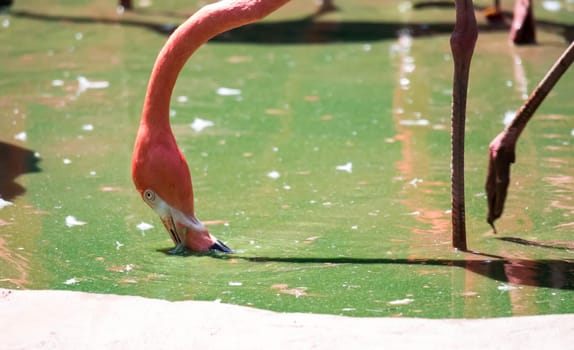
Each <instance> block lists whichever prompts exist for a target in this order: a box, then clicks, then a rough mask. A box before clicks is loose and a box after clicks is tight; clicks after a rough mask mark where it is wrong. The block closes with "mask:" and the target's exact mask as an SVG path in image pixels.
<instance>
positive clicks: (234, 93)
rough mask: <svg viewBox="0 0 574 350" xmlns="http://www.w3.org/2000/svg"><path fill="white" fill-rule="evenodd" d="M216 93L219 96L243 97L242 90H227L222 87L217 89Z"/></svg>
mask: <svg viewBox="0 0 574 350" xmlns="http://www.w3.org/2000/svg"><path fill="white" fill-rule="evenodd" d="M216 92H217V94H218V95H219V96H239V95H241V90H239V89H232V88H226V87H220V88H218V89H217V91H216Z"/></svg>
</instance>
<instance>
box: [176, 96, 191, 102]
mask: <svg viewBox="0 0 574 350" xmlns="http://www.w3.org/2000/svg"><path fill="white" fill-rule="evenodd" d="M187 101H189V98H188V97H187V96H177V102H179V103H186V102H187Z"/></svg>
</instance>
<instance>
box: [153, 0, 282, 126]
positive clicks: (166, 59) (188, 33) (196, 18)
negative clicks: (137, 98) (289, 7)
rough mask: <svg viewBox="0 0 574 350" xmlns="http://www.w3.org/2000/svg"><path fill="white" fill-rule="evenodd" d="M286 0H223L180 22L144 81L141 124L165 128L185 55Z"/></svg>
mask: <svg viewBox="0 0 574 350" xmlns="http://www.w3.org/2000/svg"><path fill="white" fill-rule="evenodd" d="M288 1H289V0H235V1H234V0H224V1H219V2H216V3H213V4H209V5H207V6H204V7H203V8H201V9H200V10H199V11H198V12H196V13H195V14H194V15H193V16H191V17H190V18H189V19H187V20H186V21H185V22H184V23H183V24H182V25H180V26H179V27H178V28H177V29H176V30H175V31H174V32H173V34H172V35H171V36H170V37H169V39H168V40H167V42H166V43H165V45H164V46H163V48H162V50H161V51H160V53H159V55H158V57H157V59H156V61H155V64H154V67H153V70H152V73H151V77H150V81H149V84H148V89H147V93H146V97H145V102H144V109H143V115H142V124H144V125H148V126H154V127H169V105H170V100H171V95H172V92H173V88H174V86H175V83H176V81H177V76H178V75H179V73H180V72H181V69H182V68H183V66H184V65H185V62H187V60H188V59H189V57H190V56H191V55H192V54H193V53H194V52H195V51H196V50H197V49H198V48H199V47H200V46H201V45H203V44H204V43H205V42H207V41H208V40H209V39H211V38H212V37H214V36H216V35H218V34H220V33H223V32H225V31H228V30H230V29H233V28H236V27H239V26H242V25H245V24H248V23H252V22H255V21H257V20H259V19H262V18H263V17H265V16H267V15H268V14H269V13H271V12H273V11H275V10H276V9H277V8H279V7H281V6H282V5H284V4H285V3H287V2H288Z"/></svg>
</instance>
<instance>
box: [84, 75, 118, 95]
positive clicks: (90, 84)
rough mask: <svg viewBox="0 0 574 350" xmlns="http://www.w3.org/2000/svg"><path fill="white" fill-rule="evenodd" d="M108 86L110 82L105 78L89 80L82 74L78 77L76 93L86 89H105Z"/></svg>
mask: <svg viewBox="0 0 574 350" xmlns="http://www.w3.org/2000/svg"><path fill="white" fill-rule="evenodd" d="M109 86H110V83H109V82H107V81H105V80H100V81H90V80H88V78H86V77H84V76H81V75H80V76H79V77H78V90H77V91H76V95H80V94H82V93H83V92H85V91H86V90H88V89H105V88H107V87H109Z"/></svg>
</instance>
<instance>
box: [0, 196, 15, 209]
mask: <svg viewBox="0 0 574 350" xmlns="http://www.w3.org/2000/svg"><path fill="white" fill-rule="evenodd" d="M10 205H14V203H12V202H9V201H5V200H4V199H2V198H0V209H2V208H4V207H8V206H10Z"/></svg>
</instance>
